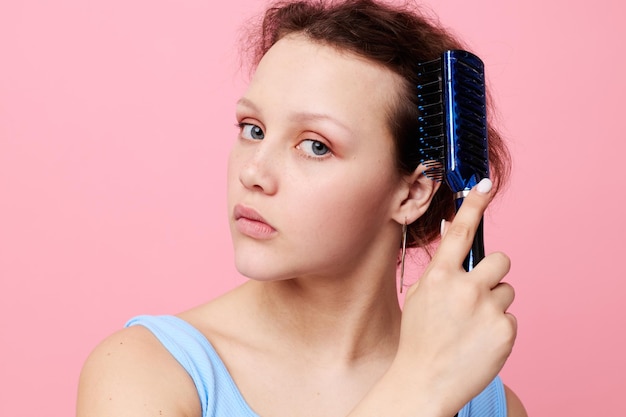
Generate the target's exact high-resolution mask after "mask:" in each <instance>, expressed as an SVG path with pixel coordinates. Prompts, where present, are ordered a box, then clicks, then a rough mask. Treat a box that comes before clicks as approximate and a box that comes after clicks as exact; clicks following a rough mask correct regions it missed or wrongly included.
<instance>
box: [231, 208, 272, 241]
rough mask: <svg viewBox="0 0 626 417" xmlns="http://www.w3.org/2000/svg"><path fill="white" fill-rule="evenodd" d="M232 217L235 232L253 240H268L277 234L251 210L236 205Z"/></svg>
mask: <svg viewBox="0 0 626 417" xmlns="http://www.w3.org/2000/svg"><path fill="white" fill-rule="evenodd" d="M233 216H234V218H235V226H236V229H237V231H239V232H240V233H241V234H244V235H246V236H248V237H251V238H253V239H270V238H272V237H273V236H274V235H275V234H276V233H277V232H276V229H274V227H272V225H270V224H269V223H268V222H267V221H265V219H264V218H263V217H262V216H261V215H260V214H259V213H258V212H257V211H256V210H254V209H253V208H250V207H246V206H242V205H241V204H237V205H236V206H235V209H234V211H233Z"/></svg>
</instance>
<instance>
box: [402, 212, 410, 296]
mask: <svg viewBox="0 0 626 417" xmlns="http://www.w3.org/2000/svg"><path fill="white" fill-rule="evenodd" d="M408 228H409V227H408V225H407V224H406V219H404V224H403V225H402V255H401V256H400V294H402V288H404V256H405V255H406V233H407V230H408Z"/></svg>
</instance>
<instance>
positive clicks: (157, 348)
mask: <svg viewBox="0 0 626 417" xmlns="http://www.w3.org/2000/svg"><path fill="white" fill-rule="evenodd" d="M159 415H163V416H172V417H192V416H199V415H200V403H199V400H198V397H197V394H196V390H195V386H194V384H193V381H192V380H191V378H190V377H189V375H188V374H187V372H186V371H185V370H184V369H183V368H182V367H181V366H180V365H179V364H178V362H177V361H176V359H174V358H173V357H172V356H171V355H170V354H169V352H167V350H166V349H165V348H164V347H163V346H162V345H161V344H160V343H159V342H158V341H157V340H156V338H155V337H154V336H152V334H151V333H150V332H149V331H148V330H147V329H145V328H143V327H141V326H133V327H129V328H127V329H123V330H121V331H119V332H117V333H115V334H113V335H112V336H110V337H109V338H107V339H106V340H104V341H103V342H102V343H101V344H100V345H98V346H97V347H96V348H95V349H94V351H93V352H92V353H91V354H90V355H89V358H88V359H87V361H86V362H85V365H84V366H83V370H82V372H81V375H80V382H79V386H78V402H77V417H105V416H106V417H109V416H116V417H144V416H145V417H147V416H159Z"/></svg>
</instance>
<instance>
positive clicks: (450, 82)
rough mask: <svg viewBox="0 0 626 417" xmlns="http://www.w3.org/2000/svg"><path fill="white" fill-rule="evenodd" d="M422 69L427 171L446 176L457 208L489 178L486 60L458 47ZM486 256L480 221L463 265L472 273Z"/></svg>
mask: <svg viewBox="0 0 626 417" xmlns="http://www.w3.org/2000/svg"><path fill="white" fill-rule="evenodd" d="M419 68H420V72H419V73H418V75H419V77H420V79H421V80H422V82H421V83H420V84H419V85H418V86H417V88H418V100H419V102H418V108H419V111H420V119H419V122H420V126H421V127H420V142H421V148H422V149H421V152H422V155H421V162H422V163H423V164H424V165H425V166H426V170H425V172H424V174H425V175H426V176H428V177H429V178H431V179H433V180H436V181H441V180H443V179H445V182H446V183H447V185H448V186H449V187H450V189H451V190H452V193H453V194H454V197H455V200H456V209H457V210H458V209H459V207H461V204H462V203H463V199H464V198H465V196H467V193H469V190H470V189H471V188H472V187H473V186H474V185H476V184H477V183H478V182H479V181H480V180H481V179H483V178H489V155H488V143H487V105H486V94H485V72H484V64H483V62H482V61H481V60H480V58H478V57H477V56H476V55H474V54H472V53H470V52H467V51H461V50H453V51H445V52H444V53H443V54H442V56H441V57H440V58H439V59H437V60H434V61H429V62H425V63H422V64H420V65H419ZM484 257H485V248H484V239H483V221H482V219H481V221H480V224H479V226H478V230H477V231H476V235H475V237H474V242H473V244H472V248H471V250H470V252H469V254H468V255H467V258H466V259H465V261H464V263H463V267H464V268H465V270H466V271H470V270H472V269H473V268H474V267H475V266H476V264H477V263H478V262H480V260H481V259H482V258H484Z"/></svg>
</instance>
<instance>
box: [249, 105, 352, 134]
mask: <svg viewBox="0 0 626 417" xmlns="http://www.w3.org/2000/svg"><path fill="white" fill-rule="evenodd" d="M237 106H244V107H248V108H250V109H252V110H253V111H255V112H260V108H259V107H258V106H257V105H256V104H254V102H253V101H252V100H250V99H248V98H246V97H242V98H240V99H239V100H238V101H237ZM291 119H293V120H295V121H297V122H310V121H328V122H331V123H332V124H334V125H336V126H338V127H339V128H341V129H343V130H344V131H346V132H348V133H352V131H351V129H350V128H349V127H348V126H347V125H345V124H344V123H343V122H341V121H339V120H337V119H336V118H334V117H333V116H331V115H329V114H326V113H317V112H297V113H293V114H292V115H291Z"/></svg>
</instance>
